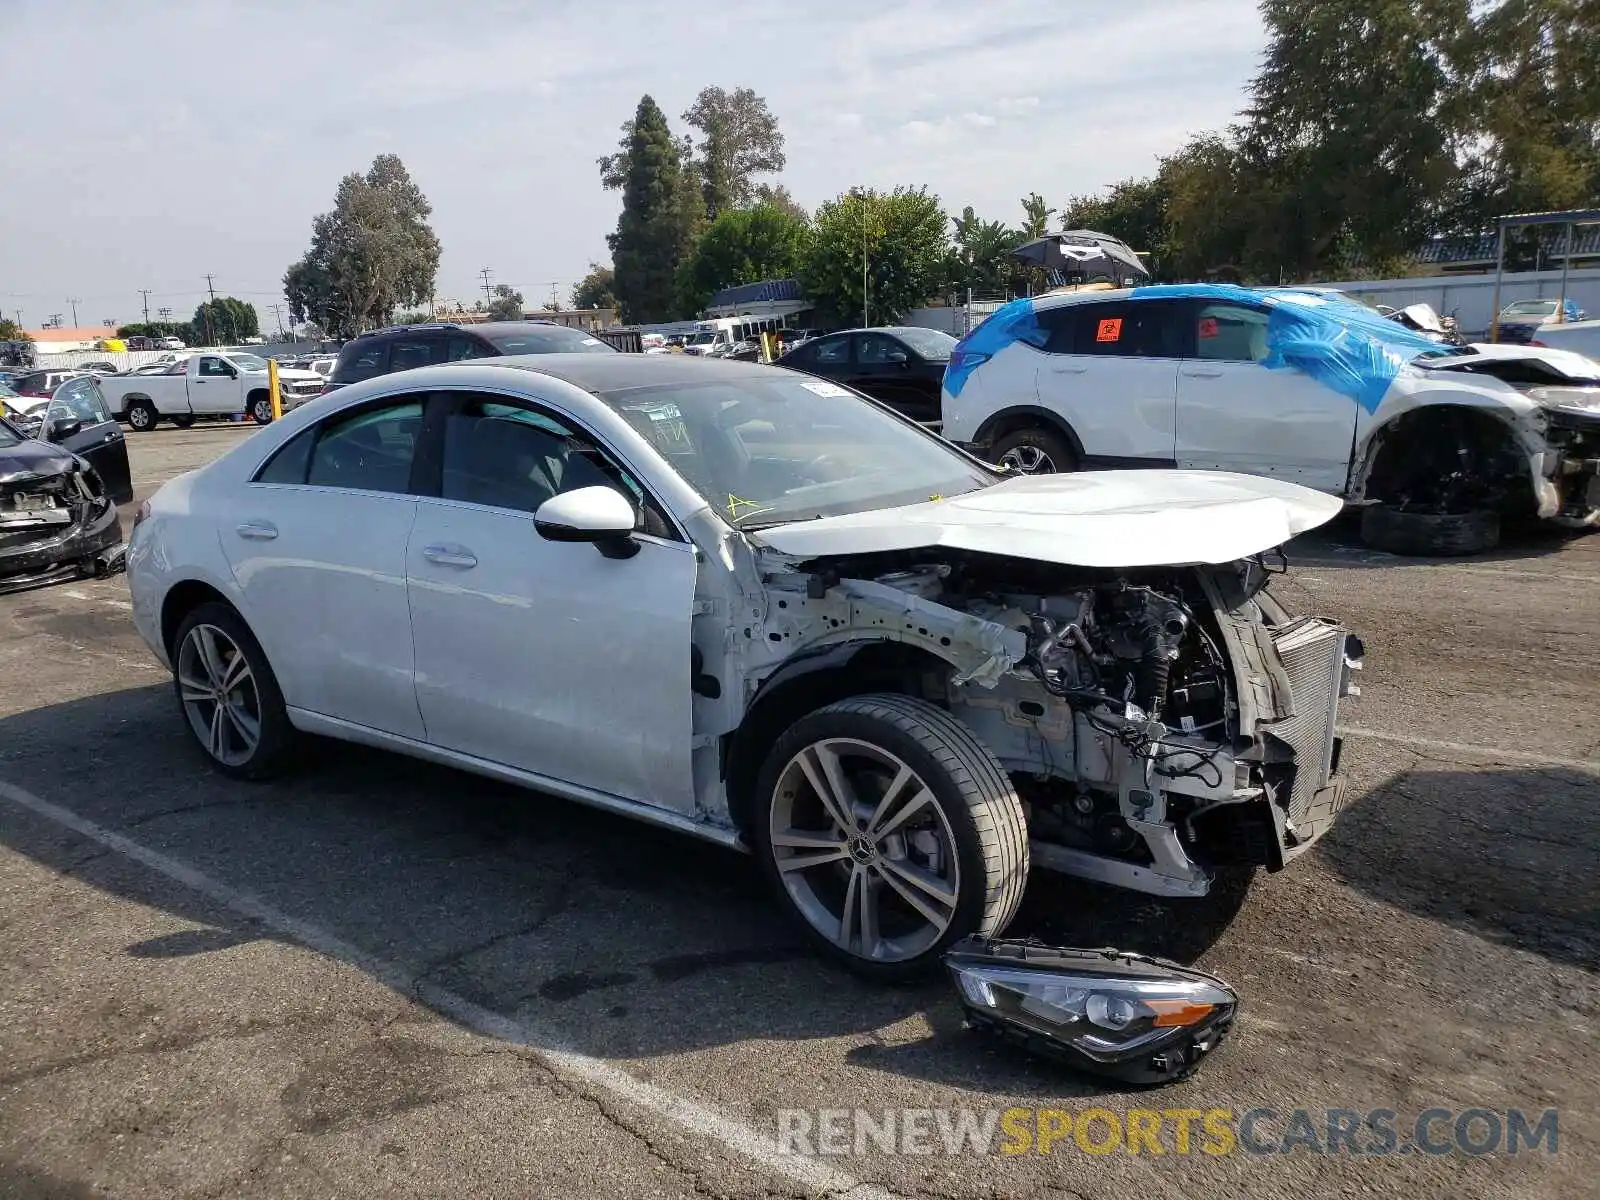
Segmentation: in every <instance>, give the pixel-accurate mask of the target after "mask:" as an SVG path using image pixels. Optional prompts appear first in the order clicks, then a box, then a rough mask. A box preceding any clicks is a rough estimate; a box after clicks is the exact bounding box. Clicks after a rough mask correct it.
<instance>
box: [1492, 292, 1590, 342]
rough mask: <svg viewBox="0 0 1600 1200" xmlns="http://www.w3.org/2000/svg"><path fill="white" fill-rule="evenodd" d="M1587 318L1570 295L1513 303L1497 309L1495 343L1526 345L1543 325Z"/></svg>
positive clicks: (1514, 301) (1515, 301)
mask: <svg viewBox="0 0 1600 1200" xmlns="http://www.w3.org/2000/svg"><path fill="white" fill-rule="evenodd" d="M1587 315H1588V314H1586V313H1585V312H1584V311H1583V309H1581V308H1579V307H1578V302H1577V301H1576V300H1574V299H1572V298H1571V297H1570V296H1569V297H1567V298H1566V299H1564V300H1563V299H1553V300H1551V299H1545V300H1513V301H1512V302H1511V303H1510V304H1508V305H1506V306H1505V307H1504V308H1502V309H1501V310H1500V316H1499V319H1498V321H1497V322H1496V323H1497V324H1498V326H1499V330H1500V332H1499V339H1498V340H1500V341H1502V342H1513V343H1526V342H1527V341H1528V340H1529V339H1530V338H1532V337H1533V336H1534V334H1535V332H1536V331H1537V330H1539V329H1540V328H1541V327H1543V326H1545V325H1559V324H1563V323H1565V322H1568V321H1581V320H1583V319H1584V317H1585V316H1587Z"/></svg>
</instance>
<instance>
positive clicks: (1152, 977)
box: [944, 938, 1239, 1083]
mask: <svg viewBox="0 0 1600 1200" xmlns="http://www.w3.org/2000/svg"><path fill="white" fill-rule="evenodd" d="M944 961H945V965H946V966H948V967H949V968H950V973H951V975H952V976H953V978H954V981H955V985H956V990H957V991H958V992H959V993H960V995H961V1003H962V1007H963V1008H964V1009H965V1010H966V1014H967V1021H968V1024H969V1025H971V1026H974V1027H977V1028H987V1029H992V1030H995V1031H997V1032H999V1033H1001V1034H1003V1035H1005V1036H1006V1037H1007V1038H1009V1039H1011V1040H1015V1041H1020V1042H1021V1043H1023V1044H1024V1045H1025V1046H1027V1047H1028V1048H1029V1049H1033V1050H1038V1051H1042V1052H1044V1053H1046V1054H1049V1055H1052V1056H1054V1057H1056V1058H1059V1059H1061V1060H1062V1061H1064V1062H1066V1063H1068V1064H1069V1065H1071V1066H1074V1067H1077V1068H1079V1069H1081V1070H1085V1071H1092V1072H1094V1073H1095V1074H1099V1075H1110V1076H1112V1077H1114V1078H1116V1079H1120V1080H1122V1081H1124V1082H1126V1083H1170V1082H1172V1081H1173V1080H1177V1079H1182V1078H1184V1077H1185V1076H1186V1075H1188V1074H1190V1073H1191V1072H1192V1071H1194V1069H1195V1068H1196V1067H1198V1066H1199V1065H1200V1060H1201V1059H1202V1058H1204V1057H1205V1055H1206V1054H1207V1053H1209V1052H1210V1051H1211V1050H1212V1049H1214V1048H1215V1047H1216V1045H1217V1044H1218V1043H1219V1042H1220V1041H1221V1040H1222V1038H1223V1036H1224V1035H1225V1034H1226V1033H1227V1032H1228V1030H1229V1028H1230V1027H1231V1026H1232V1025H1233V1018H1234V1014H1235V1012H1236V1011H1237V1010H1238V1007H1239V998H1238V996H1237V995H1235V994H1234V992H1233V989H1232V988H1230V987H1228V985H1227V984H1225V983H1223V982H1222V980H1220V979H1217V978H1215V977H1213V976H1211V975H1206V974H1204V973H1203V972H1200V971H1195V970H1192V969H1190V968H1188V967H1180V966H1178V965H1177V964H1176V963H1169V962H1164V961H1160V960H1157V959H1153V958H1145V957H1144V956H1143V955H1139V954H1124V953H1120V952H1118V951H1116V950H1067V949H1061V948H1058V947H1055V946H1045V945H1042V944H1040V943H1038V942H1019V941H985V940H984V939H981V938H967V939H966V940H964V941H961V942H958V943H956V945H955V946H953V947H952V948H951V950H950V951H949V953H947V954H946V955H945V960H944Z"/></svg>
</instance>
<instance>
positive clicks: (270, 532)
mask: <svg viewBox="0 0 1600 1200" xmlns="http://www.w3.org/2000/svg"><path fill="white" fill-rule="evenodd" d="M234 532H236V533H237V534H238V535H239V536H240V537H242V538H249V539H250V540H251V541H252V542H270V541H271V540H272V539H273V538H275V537H277V536H278V527H277V526H276V525H274V524H273V523H272V522H271V521H241V522H240V523H239V524H238V526H236V527H235V530H234Z"/></svg>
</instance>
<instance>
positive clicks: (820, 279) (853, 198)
mask: <svg viewBox="0 0 1600 1200" xmlns="http://www.w3.org/2000/svg"><path fill="white" fill-rule="evenodd" d="M945 247H946V239H945V215H944V211H943V210H942V209H941V208H940V207H939V198H938V197H937V196H933V195H930V194H929V193H928V190H927V189H926V188H896V189H895V190H894V191H893V192H891V193H889V194H887V195H885V194H883V193H880V192H876V191H861V190H860V189H857V190H854V191H851V192H847V193H845V194H844V195H842V196H839V197H838V198H837V199H834V200H830V201H828V202H827V203H825V204H823V205H822V206H821V207H820V208H818V209H817V216H816V222H815V226H814V231H813V235H812V237H811V239H810V242H809V247H808V250H807V253H806V261H805V266H804V268H803V270H802V272H801V281H802V284H803V286H804V287H805V290H806V294H807V295H808V296H810V297H811V299H812V300H813V301H814V302H815V303H816V306H817V311H818V315H819V317H820V318H821V319H823V320H827V321H830V322H833V323H839V324H843V323H846V322H849V323H852V324H853V323H854V322H855V321H856V320H857V319H859V318H860V316H861V312H862V293H861V269H862V251H863V249H865V251H866V265H867V276H868V281H867V296H866V308H867V320H868V322H869V323H873V322H888V321H894V320H897V319H898V318H899V317H900V316H901V315H902V314H903V313H905V312H906V311H907V310H908V309H911V308H915V307H916V306H917V305H919V304H922V303H923V302H924V301H925V300H927V299H928V298H929V297H930V296H935V295H937V294H938V293H939V289H940V284H941V283H942V281H943V279H942V277H943V274H944V267H945V265H946V258H945Z"/></svg>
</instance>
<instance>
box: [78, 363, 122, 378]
mask: <svg viewBox="0 0 1600 1200" xmlns="http://www.w3.org/2000/svg"><path fill="white" fill-rule="evenodd" d="M77 369H78V370H80V371H87V372H88V373H89V374H91V375H116V374H118V373H120V372H121V370H122V368H121V367H119V366H117V364H116V363H112V362H86V363H79V364H78V367H77Z"/></svg>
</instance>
